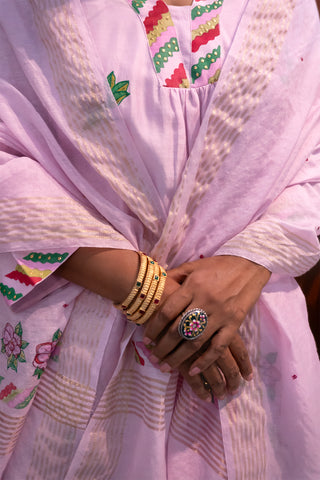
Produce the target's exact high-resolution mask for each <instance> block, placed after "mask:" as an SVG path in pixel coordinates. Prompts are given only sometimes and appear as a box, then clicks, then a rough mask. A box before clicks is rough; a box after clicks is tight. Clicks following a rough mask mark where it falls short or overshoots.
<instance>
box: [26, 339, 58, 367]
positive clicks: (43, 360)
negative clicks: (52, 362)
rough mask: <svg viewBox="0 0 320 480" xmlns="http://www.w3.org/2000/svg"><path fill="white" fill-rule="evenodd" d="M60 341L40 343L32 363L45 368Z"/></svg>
mask: <svg viewBox="0 0 320 480" xmlns="http://www.w3.org/2000/svg"><path fill="white" fill-rule="evenodd" d="M57 343H58V342H46V343H39V345H37V346H36V355H35V357H34V359H33V362H32V365H33V366H34V367H35V368H40V369H42V370H43V369H45V368H46V366H47V363H48V360H49V358H50V357H51V354H52V352H53V351H54V349H55V347H56V345H57Z"/></svg>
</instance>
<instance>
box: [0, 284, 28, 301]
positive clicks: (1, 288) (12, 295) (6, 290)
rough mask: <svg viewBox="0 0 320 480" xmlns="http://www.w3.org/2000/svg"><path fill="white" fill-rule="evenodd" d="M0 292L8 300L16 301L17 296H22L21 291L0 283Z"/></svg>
mask: <svg viewBox="0 0 320 480" xmlns="http://www.w3.org/2000/svg"><path fill="white" fill-rule="evenodd" d="M0 292H1V293H2V295H3V296H4V297H7V298H8V299H9V300H12V301H13V302H16V301H17V300H19V298H21V297H23V295H22V293H16V291H15V289H14V288H10V287H8V285H4V284H3V283H0Z"/></svg>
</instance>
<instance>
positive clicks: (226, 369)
mask: <svg viewBox="0 0 320 480" xmlns="http://www.w3.org/2000/svg"><path fill="white" fill-rule="evenodd" d="M195 359H196V356H194V357H192V358H190V359H188V360H186V361H185V362H184V363H183V364H182V365H181V367H180V368H179V371H180V373H181V374H182V375H183V377H184V379H185V380H186V382H187V383H188V384H189V385H190V387H191V388H192V390H193V392H194V393H195V394H196V395H197V396H198V397H199V398H201V400H204V401H207V402H211V401H213V398H217V399H219V400H222V399H223V398H225V396H226V395H227V394H230V395H235V394H236V393H238V390H239V388H240V386H241V384H242V382H243V379H245V380H246V381H250V380H252V378H253V373H252V365H251V362H250V359H249V355H248V352H247V349H246V346H245V345H244V343H243V340H242V339H241V337H240V335H239V334H237V335H236V337H235V339H234V340H233V342H231V344H230V346H229V348H227V349H226V351H225V353H224V354H223V355H222V356H221V357H220V358H219V359H218V360H217V361H216V362H215V363H214V364H212V365H211V366H210V367H209V368H208V369H207V370H205V371H204V372H202V373H200V374H196V375H193V376H190V374H189V370H190V366H191V365H192V363H193V362H194V360H195Z"/></svg>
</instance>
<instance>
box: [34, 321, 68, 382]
mask: <svg viewBox="0 0 320 480" xmlns="http://www.w3.org/2000/svg"><path fill="white" fill-rule="evenodd" d="M61 335H62V332H61V330H60V329H58V330H57V331H56V332H55V333H54V335H53V337H52V342H45V343H39V345H37V346H36V355H35V357H34V359H33V362H32V365H33V366H34V367H35V371H34V374H33V375H34V376H37V377H38V378H40V377H41V375H42V374H43V372H44V369H45V368H46V366H47V363H48V361H49V359H50V358H53V359H55V360H56V358H54V357H55V355H54V354H55V353H56V347H57V345H58V342H59V340H60V337H61Z"/></svg>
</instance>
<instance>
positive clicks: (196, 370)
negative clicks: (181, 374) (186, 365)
mask: <svg viewBox="0 0 320 480" xmlns="http://www.w3.org/2000/svg"><path fill="white" fill-rule="evenodd" d="M200 372H201V370H200V368H199V367H194V368H192V369H191V370H190V372H189V375H190V377H194V375H197V374H198V373H200Z"/></svg>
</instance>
